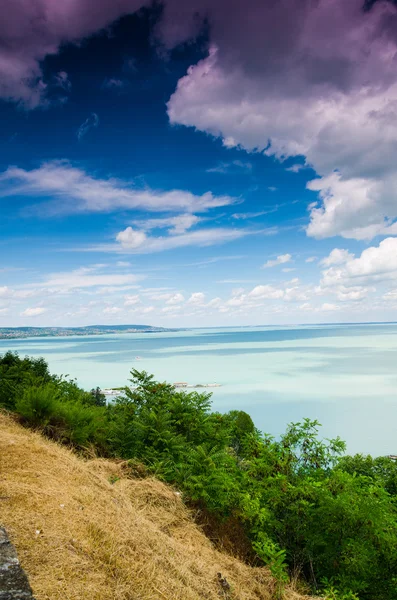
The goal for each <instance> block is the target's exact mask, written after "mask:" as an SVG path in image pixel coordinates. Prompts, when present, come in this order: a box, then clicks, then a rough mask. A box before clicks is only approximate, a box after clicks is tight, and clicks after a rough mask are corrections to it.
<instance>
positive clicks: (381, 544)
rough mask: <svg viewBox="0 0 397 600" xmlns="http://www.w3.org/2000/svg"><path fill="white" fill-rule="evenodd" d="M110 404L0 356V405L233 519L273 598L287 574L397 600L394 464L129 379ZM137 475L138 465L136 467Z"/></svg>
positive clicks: (347, 593)
mask: <svg viewBox="0 0 397 600" xmlns="http://www.w3.org/2000/svg"><path fill="white" fill-rule="evenodd" d="M131 375H132V379H131V384H132V386H131V387H126V388H125V389H124V393H123V394H122V395H121V396H120V397H119V398H118V399H117V400H116V401H115V402H114V403H112V404H110V405H108V406H105V405H103V399H101V398H100V394H99V391H97V392H98V393H95V392H96V391H95V390H94V391H93V392H94V393H88V392H84V391H83V390H81V389H79V388H78V386H77V385H76V383H75V382H74V381H72V380H67V379H65V378H63V377H56V376H52V375H50V374H49V372H48V367H47V365H46V363H45V361H43V360H42V359H30V358H24V359H21V358H19V357H18V356H17V355H15V354H11V353H7V354H6V355H4V356H3V357H2V358H1V359H0V404H2V405H3V406H4V407H5V408H7V409H9V410H13V411H15V412H16V413H18V414H19V415H20V417H21V419H22V421H23V422H25V423H26V424H28V425H31V426H32V427H35V428H39V429H40V430H41V431H43V433H45V434H46V435H47V436H49V437H51V438H53V439H56V440H58V441H60V442H62V443H67V444H71V445H73V446H74V447H75V448H77V449H80V450H81V449H85V448H87V447H89V446H92V447H94V448H95V450H96V452H97V453H99V454H100V455H102V456H106V457H117V458H122V459H126V460H128V461H130V464H131V468H136V465H137V463H143V464H144V465H145V469H146V471H147V472H149V473H152V474H155V475H156V476H157V477H158V478H160V479H162V480H163V481H166V482H168V483H171V484H173V485H175V486H177V487H178V489H180V490H181V492H182V494H183V498H184V500H185V501H186V502H187V503H189V504H190V505H194V506H195V507H197V508H199V509H201V510H202V511H205V512H207V513H208V514H210V515H212V517H213V518H214V519H216V520H218V522H220V523H223V524H226V526H227V524H228V523H232V522H233V523H236V522H238V523H239V526H240V527H241V531H243V532H244V534H245V536H246V537H247V538H248V539H249V541H250V544H251V548H252V552H253V553H254V555H255V556H256V561H257V562H258V564H259V563H260V562H262V564H263V563H265V564H267V565H269V567H270V569H271V571H272V574H273V575H274V576H275V577H276V578H277V581H278V595H279V596H280V597H281V596H282V594H283V589H284V587H285V585H286V583H287V581H288V579H289V578H290V577H293V578H295V579H297V578H299V579H301V580H304V581H305V582H306V584H307V585H308V586H309V587H310V589H311V590H312V591H313V592H315V593H318V594H323V595H326V597H328V598H329V599H330V600H356V599H359V600H395V599H396V588H397V511H396V498H397V465H396V463H395V462H394V461H393V460H391V459H389V458H384V457H381V458H375V459H374V458H372V457H369V456H362V455H357V456H353V457H351V456H345V455H344V452H345V445H344V443H343V442H342V441H341V440H340V439H335V440H325V441H324V440H321V439H320V438H319V423H317V422H316V421H310V420H308V419H306V420H304V421H303V422H302V423H292V424H290V425H289V426H288V427H287V430H286V433H285V434H284V435H282V436H281V438H280V439H278V440H276V439H274V438H272V437H271V436H268V435H263V434H262V433H261V432H259V431H258V430H257V429H256V428H255V427H254V424H253V423H252V420H251V418H250V417H249V415H247V414H246V413H245V412H243V411H231V412H229V413H227V414H220V413H216V412H212V411H211V400H210V394H206V393H198V392H196V391H192V392H187V391H186V390H179V389H178V390H176V389H175V388H174V387H173V386H171V385H168V384H166V383H159V382H156V381H154V379H153V377H152V376H150V375H148V374H147V373H145V372H139V371H136V370H132V371H131ZM141 470H142V469H141Z"/></svg>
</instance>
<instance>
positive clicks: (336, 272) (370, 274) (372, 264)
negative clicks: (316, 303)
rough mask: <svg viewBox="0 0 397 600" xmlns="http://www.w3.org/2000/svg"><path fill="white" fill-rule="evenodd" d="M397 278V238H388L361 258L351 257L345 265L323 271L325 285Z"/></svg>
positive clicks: (358, 284)
mask: <svg viewBox="0 0 397 600" xmlns="http://www.w3.org/2000/svg"><path fill="white" fill-rule="evenodd" d="M394 279H397V238H386V239H385V240H383V241H382V242H380V244H379V246H371V247H369V248H366V249H365V250H363V252H362V253H361V256H360V257H359V258H354V257H351V258H350V259H349V260H348V261H347V262H346V263H345V264H344V265H340V266H332V267H330V268H329V269H327V270H325V271H324V272H323V278H322V281H321V285H322V286H323V287H326V288H327V287H329V288H331V287H335V286H340V285H344V286H346V287H352V286H363V285H364V286H365V285H371V284H374V283H375V282H382V281H388V280H394Z"/></svg>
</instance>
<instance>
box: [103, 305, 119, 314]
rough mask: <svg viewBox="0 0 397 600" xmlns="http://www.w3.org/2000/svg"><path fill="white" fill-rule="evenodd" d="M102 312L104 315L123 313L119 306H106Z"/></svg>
mask: <svg viewBox="0 0 397 600" xmlns="http://www.w3.org/2000/svg"><path fill="white" fill-rule="evenodd" d="M102 312H103V314H104V315H118V314H119V313H121V312H123V309H122V308H120V307H119V306H107V307H106V308H104V309H103V311H102Z"/></svg>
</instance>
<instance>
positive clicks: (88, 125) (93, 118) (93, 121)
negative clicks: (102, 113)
mask: <svg viewBox="0 0 397 600" xmlns="http://www.w3.org/2000/svg"><path fill="white" fill-rule="evenodd" d="M98 125H99V117H98V115H97V114H96V113H91V115H90V116H89V117H87V118H86V120H85V121H84V123H82V124H81V125H80V127H79V128H78V130H77V138H78V140H79V141H80V140H81V139H82V138H83V137H84V136H85V135H87V133H88V132H89V131H90V129H96V128H97V127H98Z"/></svg>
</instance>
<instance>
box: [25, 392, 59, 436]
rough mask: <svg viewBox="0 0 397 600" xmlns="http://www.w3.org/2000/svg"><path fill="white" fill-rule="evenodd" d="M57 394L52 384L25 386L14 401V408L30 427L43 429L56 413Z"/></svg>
mask: <svg viewBox="0 0 397 600" xmlns="http://www.w3.org/2000/svg"><path fill="white" fill-rule="evenodd" d="M58 399H59V394H58V391H57V389H56V387H55V386H54V385H53V384H46V385H43V386H42V387H38V386H32V387H28V388H26V389H25V390H24V391H23V393H22V396H21V397H20V398H19V399H18V400H17V401H16V403H15V410H16V411H17V413H19V414H20V415H21V416H22V417H23V418H24V419H25V421H26V422H27V423H28V424H29V425H31V426H32V427H41V428H42V429H45V428H46V427H47V425H48V424H49V423H50V420H51V418H52V417H53V416H54V415H55V414H56V412H57V409H58V406H59V403H58Z"/></svg>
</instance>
